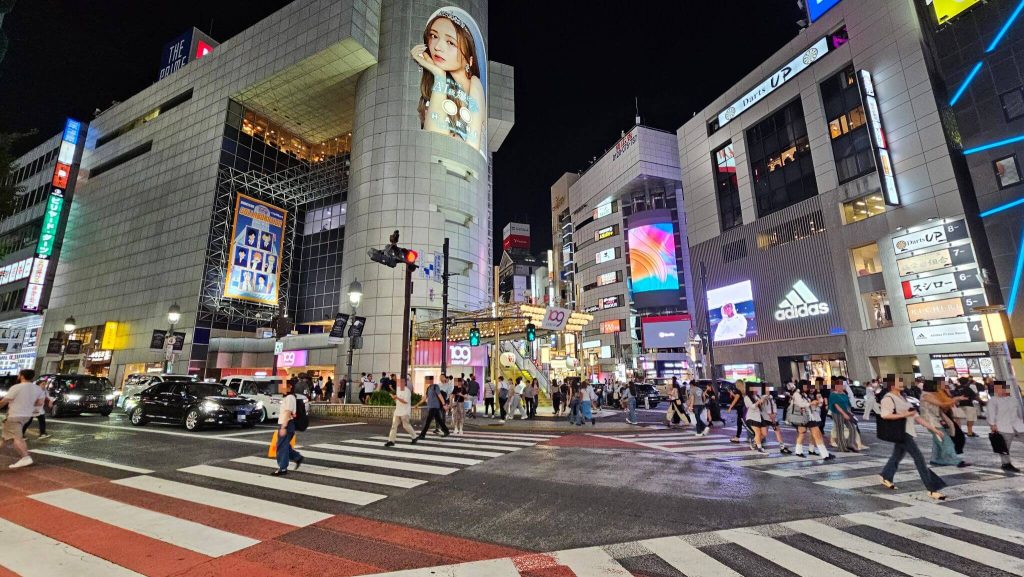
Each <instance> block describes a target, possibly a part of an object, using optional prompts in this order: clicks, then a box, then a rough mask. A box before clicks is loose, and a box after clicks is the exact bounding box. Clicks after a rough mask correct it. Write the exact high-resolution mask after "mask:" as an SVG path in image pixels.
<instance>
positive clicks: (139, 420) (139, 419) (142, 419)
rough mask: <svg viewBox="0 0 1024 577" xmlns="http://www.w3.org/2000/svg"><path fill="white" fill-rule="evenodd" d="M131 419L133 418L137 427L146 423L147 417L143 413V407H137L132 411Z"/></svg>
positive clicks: (132, 420)
mask: <svg viewBox="0 0 1024 577" xmlns="http://www.w3.org/2000/svg"><path fill="white" fill-rule="evenodd" d="M129 420H131V422H132V424H133V425H135V426H136V427H141V426H142V425H145V424H146V421H147V419H146V415H144V414H142V407H135V410H134V411H132V415H131V418H130V419H129Z"/></svg>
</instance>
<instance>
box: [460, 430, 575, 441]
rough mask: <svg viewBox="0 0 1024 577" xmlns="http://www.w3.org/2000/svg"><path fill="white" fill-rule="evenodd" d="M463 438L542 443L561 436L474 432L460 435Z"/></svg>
mask: <svg viewBox="0 0 1024 577" xmlns="http://www.w3.org/2000/svg"><path fill="white" fill-rule="evenodd" d="M462 436H463V437H489V438H492V439H510V440H513V441H535V442H538V443H540V442H543V441H550V440H551V439H557V438H559V437H561V435H528V434H520V433H490V432H476V431H467V432H466V433H463V434H462Z"/></svg>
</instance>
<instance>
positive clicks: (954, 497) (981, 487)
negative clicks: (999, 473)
mask: <svg viewBox="0 0 1024 577" xmlns="http://www.w3.org/2000/svg"><path fill="white" fill-rule="evenodd" d="M1011 491H1017V492H1024V478H1022V477H1015V476H1007V477H1000V478H997V479H990V480H987V481H974V482H972V483H960V484H959V485H953V486H950V487H946V488H945V489H943V490H942V492H943V493H944V494H945V495H946V502H947V503H948V502H950V501H958V500H960V499H969V498H971V497H977V496H979V495H991V494H993V493H1006V492H1011ZM874 496H875V497H881V498H883V499H889V500H890V501H898V502H900V503H907V504H911V505H913V504H915V503H920V502H926V503H931V502H932V500H931V498H930V497H928V491H911V492H909V493H902V494H896V495H893V494H892V493H878V494H876V495H874Z"/></svg>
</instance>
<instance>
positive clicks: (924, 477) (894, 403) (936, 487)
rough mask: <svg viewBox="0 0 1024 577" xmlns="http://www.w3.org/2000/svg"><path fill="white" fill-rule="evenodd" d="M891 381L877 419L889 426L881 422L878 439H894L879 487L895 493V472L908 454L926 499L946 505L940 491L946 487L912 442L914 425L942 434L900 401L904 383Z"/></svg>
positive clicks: (906, 403) (914, 432) (894, 379)
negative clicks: (912, 460) (925, 491)
mask: <svg viewBox="0 0 1024 577" xmlns="http://www.w3.org/2000/svg"><path fill="white" fill-rule="evenodd" d="M891 378H892V380H891V381H888V382H887V383H886V385H887V386H888V391H887V392H886V394H885V396H884V397H882V400H881V402H880V405H881V412H880V417H881V419H882V420H884V421H889V422H890V423H889V424H888V425H886V424H883V423H882V422H881V421H879V423H878V437H879V439H881V440H887V438H891V439H895V440H892V441H889V442H891V443H892V456H891V457H889V461H888V462H887V463H886V464H885V467H884V468H883V469H882V486H883V487H885V488H886V489H890V490H893V491H895V490H896V484H895V483H893V478H894V477H895V476H896V469H897V468H898V467H899V465H900V461H902V460H903V457H904V456H905V455H906V454H907V453H910V457H911V458H912V459H914V465H915V466H916V467H917V474H918V475H919V476H920V477H921V481H923V482H924V486H925V488H927V489H928V496H929V497H931V498H932V499H935V500H936V501H945V500H946V496H945V495H943V494H942V493H940V492H939V491H940V490H941V489H942V488H943V487H945V486H946V483H945V481H943V480H942V478H940V477H939V476H938V475H936V474H935V472H934V471H932V470H931V469H929V468H928V464H927V463H925V461H924V455H922V454H921V450H920V449H918V448H917V443H916V442H915V439H916V438H917V427H915V423H920V424H921V425H922V426H924V427H925V428H927V429H929V430H930V431H931V432H932V433H933V434H936V435H941V434H942V431H939V430H938V429H935V428H933V427H931V425H929V424H928V422H927V421H925V420H924V419H922V418H921V416H920V415H918V414H917V411H915V410H914V408H913V407H912V406H911V405H910V403H909V402H908V401H907V399H905V398H904V397H903V380H902V379H899V378H896V377H895V376H891ZM890 429H891V430H890ZM901 429H902V430H901ZM890 432H891V433H892V436H891V437H889V434H890ZM883 437H887V438H883Z"/></svg>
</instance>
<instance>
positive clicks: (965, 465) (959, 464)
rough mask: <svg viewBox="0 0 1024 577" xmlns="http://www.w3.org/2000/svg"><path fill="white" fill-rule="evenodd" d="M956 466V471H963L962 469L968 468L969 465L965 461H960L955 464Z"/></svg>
mask: <svg viewBox="0 0 1024 577" xmlns="http://www.w3.org/2000/svg"><path fill="white" fill-rule="evenodd" d="M956 466H957V468H958V469H963V468H964V467H970V466H971V464H970V463H968V462H967V461H960V462H959V463H957V464H956Z"/></svg>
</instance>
